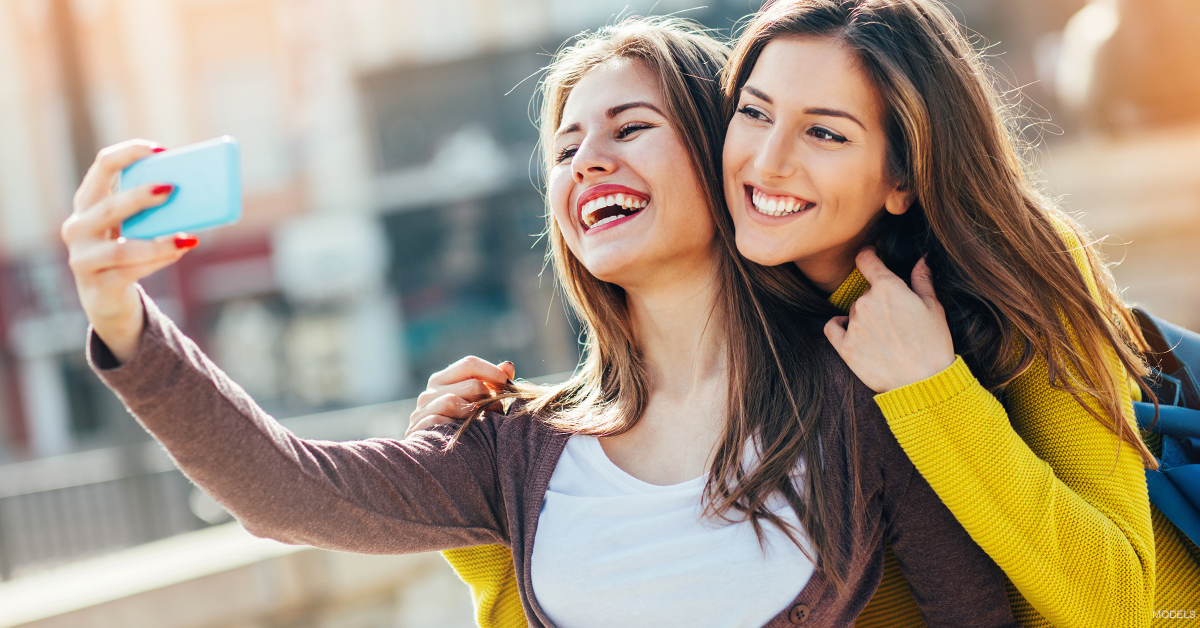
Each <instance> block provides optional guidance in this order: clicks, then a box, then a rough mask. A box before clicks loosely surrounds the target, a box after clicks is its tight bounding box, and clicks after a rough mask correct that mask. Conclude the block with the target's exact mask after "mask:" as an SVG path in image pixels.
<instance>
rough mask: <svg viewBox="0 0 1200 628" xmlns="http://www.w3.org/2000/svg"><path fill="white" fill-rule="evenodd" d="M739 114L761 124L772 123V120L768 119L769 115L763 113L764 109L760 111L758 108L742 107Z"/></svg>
mask: <svg viewBox="0 0 1200 628" xmlns="http://www.w3.org/2000/svg"><path fill="white" fill-rule="evenodd" d="M737 112H738V113H740V114H742V115H743V116H746V117H747V118H750V119H751V120H758V121H759V122H770V121H771V119H770V118H768V117H767V114H766V112H765V111H763V110H762V109H759V108H758V107H754V106H752V105H742V106H741V107H739V108H738V110H737Z"/></svg>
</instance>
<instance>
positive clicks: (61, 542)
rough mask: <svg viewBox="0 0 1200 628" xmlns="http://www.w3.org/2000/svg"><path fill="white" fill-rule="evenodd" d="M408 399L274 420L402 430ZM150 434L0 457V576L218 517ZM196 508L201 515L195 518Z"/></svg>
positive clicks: (308, 426) (377, 431) (328, 427)
mask: <svg viewBox="0 0 1200 628" xmlns="http://www.w3.org/2000/svg"><path fill="white" fill-rule="evenodd" d="M414 405H415V402H414V401H413V400H405V401H396V402H391V403H384V404H379V405H373V406H363V407H359V408H351V409H348V410H339V411H334V412H326V413H322V414H315V415H309V416H303V417H296V418H292V419H284V420H283V421H281V422H282V423H283V424H284V425H285V426H287V427H288V428H289V429H290V430H292V431H293V432H295V433H296V434H297V435H299V436H301V437H304V438H320V439H325V440H355V439H361V438H369V437H402V436H403V435H404V430H405V429H406V428H407V427H408V416H409V414H410V413H411V412H412V409H413V407H414ZM220 512H221V511H220V510H219V507H217V506H215V504H214V503H213V502H212V501H211V500H208V499H207V498H206V497H204V496H203V494H202V493H199V492H198V490H197V489H195V488H194V487H193V486H192V484H191V483H190V482H189V481H188V480H187V478H185V477H184V476H183V474H182V473H181V472H180V471H179V470H178V469H176V468H175V465H174V464H173V463H172V462H171V459H170V457H169V456H167V454H166V452H165V451H164V450H163V449H162V448H161V447H160V446H159V445H158V444H157V443H155V442H143V443H138V444H135V445H128V446H124V447H114V448H109V449H98V450H93V451H87V452H82V453H77V454H70V455H66V456H58V457H54V458H44V459H40V460H32V461H29V462H19V463H13V464H8V465H3V466H0V580H8V579H11V578H14V577H17V576H21V575H26V574H30V573H35V572H37V571H41V570H43V569H47V568H50V567H53V566H56V565H60V564H63V563H67V562H72V561H76V560H80V559H83V558H88V557H92V556H96V555H100V554H104V553H108V552H112V551H116V550H120V549H125V548H128V547H133V546H135V545H140V544H142V543H148V542H150V541H156V540H159V539H163V538H166V537H169V536H173V535H176V534H181V533H183V532H190V531H192V530H198V529H200V528H204V527H207V526H209V525H212V524H214V523H219V522H220V521H221V517H220V516H214V514H215V515H219V514H220ZM202 516H203V518H202Z"/></svg>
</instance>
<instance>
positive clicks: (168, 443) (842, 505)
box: [88, 298, 1016, 628]
mask: <svg viewBox="0 0 1200 628" xmlns="http://www.w3.org/2000/svg"><path fill="white" fill-rule="evenodd" d="M143 301H144V303H145V306H146V307H145V309H146V326H145V331H144V332H143V334H142V338H141V340H140V344H139V346H138V349H137V352H136V353H135V355H134V356H133V357H132V358H131V359H130V360H129V362H127V363H126V364H124V365H120V364H118V363H117V361H116V360H115V358H114V357H113V356H112V353H111V352H110V351H109V350H108V348H107V347H106V346H105V345H104V343H103V342H102V341H101V340H100V339H99V338H98V337H97V336H96V335H95V334H94V333H90V334H89V342H88V359H89V361H90V362H91V364H92V367H93V368H94V369H95V371H96V373H97V374H98V375H99V376H100V377H101V378H102V379H103V380H104V382H105V384H107V385H108V386H109V387H110V388H112V389H113V390H114V391H115V392H116V393H117V395H118V396H119V397H120V398H121V401H122V402H124V403H125V405H126V407H127V408H128V409H129V411H130V412H131V413H132V414H133V415H134V416H135V417H137V419H138V420H139V421H140V422H141V423H142V425H143V426H144V427H145V428H146V429H147V430H148V431H149V432H150V433H151V434H153V435H154V437H155V438H157V439H158V440H159V442H161V443H162V444H163V446H164V447H166V449H167V451H169V452H170V454H171V456H172V457H173V458H174V460H175V462H176V464H178V466H179V468H180V469H182V470H183V472H184V473H186V474H187V476H188V477H189V478H191V480H192V481H193V482H195V483H196V484H198V485H199V486H200V487H201V488H203V489H204V491H205V492H207V493H208V494H209V495H211V496H212V497H213V498H215V499H216V500H217V501H219V502H220V503H221V504H223V505H224V506H225V507H226V508H227V509H228V510H229V511H230V512H231V513H233V515H234V516H235V517H237V519H238V520H239V521H241V522H242V524H243V525H244V526H245V527H246V529H247V530H249V531H250V532H251V533H253V534H255V535H258V536H263V537H270V538H274V539H278V540H280V541H283V542H285V543H295V544H308V545H315V546H317V547H323V548H328V549H333V550H341V551H348V552H360V553H365V554H403V553H410V552H423V551H430V550H442V549H451V548H458V547H466V546H472V545H482V544H490V543H500V544H503V545H506V546H509V547H511V548H512V550H513V560H514V562H515V568H516V572H517V573H518V574H520V576H519V577H518V584H519V587H520V591H521V598H522V602H523V603H524V606H525V613H526V616H527V617H529V618H530V622H531V624H532V625H533V626H551V625H552V624H551V623H550V621H549V619H548V618H547V617H546V615H545V614H544V613H543V612H542V610H541V608H540V607H539V606H538V603H537V599H536V598H535V597H534V593H535V592H534V591H533V590H532V581H531V572H530V557H531V556H532V552H533V539H534V534H535V533H536V531H537V524H538V516H539V513H540V511H541V507H542V500H543V498H544V496H545V492H546V486H547V485H548V484H549V482H550V476H551V474H552V473H553V472H554V468H555V466H556V465H557V464H558V459H559V456H560V455H561V454H562V451H563V447H564V446H565V444H566V441H567V438H568V437H569V435H568V434H563V433H560V432H556V431H554V430H552V429H550V428H548V427H547V426H546V425H544V424H543V423H542V422H540V421H538V420H537V418H536V417H530V416H527V415H525V416H520V415H516V416H510V417H501V416H498V415H488V416H486V417H485V418H484V419H483V420H481V421H478V422H476V423H475V424H474V425H472V426H471V427H470V428H469V429H468V430H467V431H466V433H465V435H464V438H463V439H462V441H461V442H460V444H459V445H458V446H457V447H455V448H454V449H452V450H450V451H448V452H447V451H445V449H444V445H445V444H446V442H447V440H448V433H449V431H448V430H447V429H442V430H437V431H426V432H420V433H417V434H414V435H412V436H410V437H409V438H407V439H404V440H390V439H371V440H365V441H357V442H346V443H335V442H328V441H313V440H304V439H300V438H297V437H296V436H295V435H293V434H291V433H290V432H289V431H288V430H287V429H285V428H284V427H283V426H281V425H280V424H279V423H277V422H276V421H275V420H274V419H272V418H271V417H270V416H268V415H267V414H266V413H264V412H263V411H262V410H261V409H260V408H259V407H258V406H257V405H256V404H255V403H254V400H252V399H251V398H250V396H249V395H247V394H246V392H245V391H243V390H242V389H241V388H240V387H238V385H237V384H235V383H234V382H233V381H231V380H230V379H229V378H228V377H227V376H226V375H225V374H224V373H222V372H221V371H220V370H219V369H218V368H217V367H216V366H215V365H214V364H213V363H212V362H210V361H209V360H208V358H206V357H205V356H204V354H203V353H201V352H200V349H199V348H197V347H196V345H195V344H193V343H192V342H191V340H189V339H188V338H187V337H185V336H184V335H183V333H182V332H180V331H179V329H178V328H176V327H175V325H174V324H173V323H172V322H171V321H170V320H169V319H168V318H167V317H166V316H164V315H163V314H162V312H160V311H159V310H158V308H157V307H156V306H155V305H154V303H153V301H151V300H150V299H149V298H143ZM824 358H825V362H826V369H827V372H828V373H830V374H831V377H829V378H827V379H829V380H831V381H830V384H829V390H828V391H827V392H826V394H827V396H828V398H829V399H846V398H848V397H847V395H846V394H845V392H846V387H847V386H851V387H852V388H853V395H852V407H851V408H844V407H842V406H839V405H838V404H825V412H824V414H823V416H822V417H821V438H822V442H823V443H824V452H823V456H824V460H823V461H822V462H823V464H824V470H825V478H826V480H827V482H828V488H827V489H826V494H827V495H828V496H829V503H830V505H831V507H832V510H831V511H832V512H835V513H839V515H840V516H839V519H840V520H841V521H840V523H841V525H837V524H834V525H831V526H830V530H831V533H832V534H833V535H834V536H833V540H834V542H839V543H843V544H845V545H846V546H847V547H850V548H852V550H851V554H850V568H849V573H848V574H847V584H848V586H847V587H846V588H845V590H843V591H840V592H839V591H837V590H836V589H835V587H834V586H832V585H831V584H830V583H829V582H828V581H827V580H826V578H825V576H824V574H823V573H822V572H821V571H820V570H818V571H816V572H815V573H814V574H813V576H812V578H811V580H810V581H809V583H808V584H807V585H806V586H805V587H804V589H803V590H802V591H801V592H800V594H799V595H798V596H797V597H796V599H795V600H794V601H793V603H792V604H790V605H789V606H788V608H785V609H783V611H782V612H780V613H779V615H777V616H776V617H775V618H774V619H772V620H771V621H770V622H769V623H768V624H767V626H770V627H772V628H774V627H780V628H782V627H785V626H786V627H791V626H796V625H804V626H805V627H806V628H807V627H810V626H850V625H852V624H853V622H854V618H855V617H856V616H857V615H858V613H859V612H860V611H861V610H862V608H863V607H864V606H865V605H866V603H867V601H868V600H869V599H870V597H871V595H872V594H873V593H874V591H875V589H876V587H877V586H878V584H879V581H880V577H881V574H882V571H883V555H884V547H885V544H886V543H887V542H890V543H891V545H892V548H893V549H894V551H895V553H896V556H897V557H898V558H899V560H900V563H901V565H902V567H903V570H904V575H905V577H906V578H907V580H908V583H909V585H910V587H911V588H912V590H913V594H914V595H915V597H916V599H917V602H918V603H919V604H920V606H921V610H922V613H923V614H924V616H925V619H926V621H927V622H928V624H929V625H930V626H954V627H966V626H1015V625H1016V624H1015V623H1014V622H1013V618H1012V615H1011V612H1010V610H1009V605H1008V600H1007V598H1006V596H1005V590H1004V585H1003V581H1002V579H1001V572H1000V570H999V569H998V568H997V567H996V565H995V563H993V562H992V561H991V559H989V558H988V557H987V555H986V554H984V553H983V551H982V550H980V549H979V547H978V546H977V545H976V544H975V543H974V542H973V541H972V540H971V539H970V537H969V536H967V534H966V532H965V531H964V530H963V529H962V527H961V526H959V525H958V523H957V521H955V519H954V517H953V515H951V514H950V512H949V511H948V510H947V509H946V507H945V506H943V505H942V503H941V501H940V500H939V499H938V498H937V496H936V495H935V494H934V493H933V491H932V490H931V489H930V487H929V485H928V484H927V483H926V482H925V480H924V479H923V478H922V477H921V476H920V474H918V473H916V472H915V471H914V469H913V466H912V464H911V463H910V462H909V460H908V458H907V457H906V456H905V455H904V452H903V451H902V450H901V449H900V447H899V445H898V444H897V442H896V440H895V439H894V438H893V437H892V435H891V432H890V431H889V430H888V427H887V424H886V423H885V421H884V419H883V417H882V415H881V414H880V412H879V409H878V408H877V407H876V405H875V403H874V401H873V398H872V393H871V391H870V390H868V389H867V388H866V387H865V386H863V385H862V384H861V383H860V382H859V381H858V380H857V379H856V378H854V377H853V376H852V375H851V374H850V373H849V371H848V370H847V368H846V367H845V365H844V364H843V363H842V362H841V361H840V360H839V359H838V358H837V356H836V354H835V353H834V352H833V350H832V348H828V347H827V348H826V351H825V356H824ZM851 421H852V422H853V425H849V422H851ZM848 427H853V428H854V430H855V438H854V439H851V438H847V437H846V436H845V432H846V430H847V428H848ZM851 440H854V441H855V442H856V443H857V448H858V456H857V459H858V461H859V466H858V468H855V467H854V465H853V464H852V463H851V460H853V459H854V458H853V457H852V456H853V453H854V452H853V451H852V445H851ZM854 474H857V475H858V479H859V481H860V482H861V483H862V491H863V496H864V499H865V501H866V508H865V512H863V513H861V514H860V516H854V512H853V509H852V508H851V506H850V504H849V503H848V499H847V498H848V497H849V496H848V495H847V493H848V490H847V489H846V488H845V487H847V486H850V484H849V482H850V481H851V480H852V478H853V476H854ZM746 603H747V604H753V603H754V601H753V600H746Z"/></svg>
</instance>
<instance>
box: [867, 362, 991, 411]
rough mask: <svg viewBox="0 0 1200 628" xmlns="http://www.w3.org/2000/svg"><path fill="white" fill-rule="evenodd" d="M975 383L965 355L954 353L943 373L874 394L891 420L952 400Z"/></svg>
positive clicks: (880, 406) (881, 408)
mask: <svg viewBox="0 0 1200 628" xmlns="http://www.w3.org/2000/svg"><path fill="white" fill-rule="evenodd" d="M975 384H976V382H975V376H974V375H972V374H971V369H969V368H967V363H966V362H963V359H962V356H955V358H954V364H951V365H950V366H948V367H946V370H944V371H942V372H941V373H938V374H937V375H934V376H933V377H927V378H925V379H923V380H921V381H919V382H913V383H911V384H909V385H907V386H901V387H900V388H897V389H895V390H889V391H887V392H885V393H882V394H878V395H875V403H878V404H879V408H880V410H883V416H885V417H888V418H889V419H891V418H893V417H902V416H909V415H912V414H916V413H918V412H922V411H925V410H929V409H930V408H933V407H934V406H937V405H938V404H941V403H944V402H945V401H946V400H948V399H953V398H954V397H955V396H956V395H958V394H959V393H961V392H962V391H964V390H966V389H968V388H970V387H972V386H974V385H975Z"/></svg>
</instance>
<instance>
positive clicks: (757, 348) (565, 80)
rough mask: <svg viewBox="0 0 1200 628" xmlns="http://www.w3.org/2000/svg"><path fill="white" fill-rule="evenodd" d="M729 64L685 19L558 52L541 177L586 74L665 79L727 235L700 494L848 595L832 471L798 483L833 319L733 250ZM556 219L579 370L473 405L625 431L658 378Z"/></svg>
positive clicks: (612, 294) (722, 240) (722, 237)
mask: <svg viewBox="0 0 1200 628" xmlns="http://www.w3.org/2000/svg"><path fill="white" fill-rule="evenodd" d="M727 55H728V48H727V47H726V46H725V45H724V44H722V43H721V42H719V41H717V40H716V39H714V38H713V37H711V36H710V35H709V34H708V33H707V32H706V31H705V30H704V29H703V28H701V27H700V26H698V25H696V24H694V23H692V22H690V21H687V20H682V19H678V18H638V19H630V20H625V21H623V22H621V23H619V24H616V25H613V26H608V27H605V28H602V29H600V30H599V31H597V32H595V33H584V34H582V35H580V36H579V37H577V38H575V39H574V40H573V41H570V42H568V44H567V45H564V47H563V48H562V49H560V50H559V51H558V53H557V54H556V55H555V57H554V60H553V62H552V63H551V64H550V65H549V67H548V68H547V71H546V74H545V77H544V78H543V80H542V82H541V84H540V89H539V92H540V96H541V112H540V118H539V123H540V130H541V138H542V139H541V152H542V155H543V168H544V170H545V171H546V172H548V171H549V170H550V168H551V167H552V166H553V163H554V156H553V155H552V154H551V151H552V138H553V134H554V132H555V130H556V129H557V128H558V126H559V125H560V123H561V121H562V113H563V107H564V106H565V104H566V101H567V98H568V97H569V96H570V94H571V90H572V89H573V88H574V87H575V85H576V84H577V83H578V82H579V80H580V79H581V78H583V76H584V75H585V74H587V72H588V71H589V70H591V69H592V68H595V67H597V66H600V65H603V64H605V63H608V62H610V61H614V60H625V61H632V62H636V63H641V64H643V65H644V66H645V67H646V68H648V69H650V70H651V71H652V72H653V73H654V74H655V75H656V76H657V77H658V78H659V84H660V86H661V89H662V93H663V96H664V100H665V101H666V107H667V111H666V114H667V117H668V118H669V119H670V120H671V123H672V126H673V128H674V130H675V131H676V133H678V134H679V136H680V138H681V139H682V140H683V142H684V144H685V147H686V148H687V151H688V153H689V155H690V157H691V166H692V168H693V170H694V172H696V174H697V175H698V178H699V180H700V181H701V182H702V184H703V189H704V194H705V197H706V201H707V203H706V205H707V208H706V210H707V211H708V212H709V213H710V215H711V217H712V219H713V221H714V223H716V232H717V233H716V240H715V242H714V243H713V244H714V246H713V254H714V255H715V256H716V259H717V264H716V267H717V277H716V281H717V282H718V285H719V286H720V289H719V290H718V296H717V302H716V304H715V308H714V314H713V318H712V321H711V323H710V325H712V326H715V328H716V329H717V330H718V333H720V334H722V335H723V336H724V337H725V339H726V341H727V345H728V352H729V391H728V399H729V408H728V419H727V423H726V429H725V434H724V436H723V438H722V440H721V442H720V445H719V446H718V449H717V452H716V454H715V456H714V460H713V462H712V466H711V468H710V470H709V476H708V480H707V484H706V486H705V490H704V504H705V514H706V515H708V516H711V517H716V518H722V519H724V520H726V521H735V520H741V519H743V518H748V519H749V521H750V522H751V524H752V525H753V527H754V530H755V532H756V533H757V534H758V535H759V538H760V539H762V538H763V536H762V534H763V525H764V523H769V524H773V525H775V526H777V527H778V528H779V529H781V530H782V531H783V532H785V533H786V534H787V535H788V536H789V538H791V540H792V541H793V542H795V543H796V544H797V545H798V546H799V547H800V548H801V550H804V551H806V552H807V550H805V547H804V545H802V543H801V537H802V536H803V537H807V539H808V540H809V541H810V542H811V546H812V548H813V549H814V550H815V553H816V556H812V557H811V558H814V559H816V560H817V561H819V562H818V564H819V565H820V566H821V568H822V569H823V570H824V571H825V572H826V574H827V577H829V578H830V579H831V581H832V582H833V583H835V585H838V586H841V585H842V583H843V580H844V575H845V567H846V564H847V562H848V558H849V552H848V550H847V548H845V547H842V546H841V544H838V543H834V542H832V541H831V540H830V538H831V537H830V534H829V528H828V526H829V525H830V523H828V522H830V521H831V514H830V513H829V507H828V506H827V501H826V496H825V489H824V485H823V482H822V478H823V477H824V474H823V471H822V465H821V464H820V463H819V462H812V463H809V464H807V465H806V467H805V468H806V472H805V474H804V479H803V485H802V486H801V487H800V488H799V489H798V488H797V486H796V485H795V483H794V480H793V471H794V470H795V468H796V465H797V464H798V462H799V461H800V460H801V459H804V460H809V461H819V460H821V451H820V447H819V444H818V418H819V416H820V410H821V401H822V399H821V397H822V392H823V384H824V379H823V376H822V370H821V368H820V362H819V359H820V358H819V356H820V355H821V354H820V351H819V348H818V344H819V343H820V342H821V341H822V340H823V337H821V334H820V328H821V325H822V324H823V323H824V321H825V320H827V319H828V318H829V317H830V316H831V315H835V314H836V310H834V309H833V308H832V306H830V305H829V304H828V303H827V302H825V301H824V299H821V298H820V297H819V296H817V295H816V293H815V292H814V291H812V290H806V289H805V280H804V279H803V277H802V276H800V275H799V274H798V273H796V272H795V271H793V270H790V269H785V268H766V267H762V266H758V265H756V264H753V263H751V262H749V261H747V260H745V259H744V258H742V257H741V256H740V255H739V254H738V252H737V247H736V244H735V243H734V237H733V222H732V219H731V218H730V216H729V212H728V211H726V209H725V203H724V198H725V193H724V190H723V189H722V178H721V165H720V156H721V148H722V143H723V141H724V128H725V124H724V121H723V120H722V109H721V107H722V95H721V89H720V81H719V78H720V72H721V71H722V69H723V68H724V66H725V62H726V60H727ZM546 215H547V223H546V224H547V227H546V235H547V236H548V238H549V241H550V251H549V254H548V259H549V262H550V264H551V266H552V267H553V268H554V271H555V275H556V277H557V280H558V285H559V287H560V289H561V290H562V293H563V295H564V297H565V299H566V301H567V303H568V304H569V305H570V307H571V308H572V309H573V311H574V313H575V314H576V316H577V317H578V318H579V320H580V321H582V323H583V328H584V333H583V337H584V342H583V343H584V356H583V360H582V362H581V364H580V366H579V368H578V369H577V370H576V372H575V374H574V376H573V377H571V379H570V380H569V381H567V382H566V383H564V384H562V385H560V386H557V387H554V388H552V389H549V390H547V389H541V388H537V387H533V386H528V385H517V386H514V387H513V388H512V389H511V390H510V391H509V393H508V394H502V395H497V396H496V397H493V398H491V399H487V400H484V401H481V402H479V404H477V408H484V407H492V404H493V403H494V402H495V401H496V400H498V399H503V398H506V397H507V398H514V397H515V398H519V399H522V400H523V401H522V402H521V403H520V404H518V405H516V406H515V408H517V411H518V412H521V413H528V414H530V415H533V416H534V417H535V418H536V419H537V420H541V421H545V422H546V423H548V424H550V425H551V426H553V427H555V428H556V429H560V430H563V431H566V432H570V433H574V434H591V435H600V436H609V435H616V434H621V433H623V432H626V431H628V430H630V429H631V428H633V426H634V425H636V424H637V423H638V421H639V420H640V419H641V417H642V416H643V415H644V413H645V411H646V406H647V403H648V401H649V381H648V377H649V376H648V373H647V369H646V364H645V362H644V358H643V354H642V352H641V350H640V349H639V347H638V345H637V342H636V340H635V338H634V335H633V329H632V326H631V324H630V320H629V315H628V312H627V310H626V302H625V294H624V291H623V290H622V288H621V287H620V286H617V285H615V284H612V283H608V282H604V281H601V280H599V279H597V278H596V277H595V276H594V275H592V274H591V273H590V272H588V271H587V269H586V268H584V266H583V265H582V264H581V263H580V262H579V260H578V259H577V258H576V257H575V256H574V255H573V254H572V253H571V251H570V250H569V249H568V248H567V244H566V240H564V238H563V235H562V231H561V230H560V228H559V225H558V224H557V223H556V222H555V220H554V218H553V213H552V212H550V211H547V214H546ZM475 416H478V412H477V413H476V415H475ZM472 418H474V417H472ZM468 424H469V422H468V423H464V424H463V426H462V427H460V428H459V434H461V433H462V430H463V429H466V426H467V425H468ZM748 443H753V444H754V445H756V446H757V447H755V448H753V449H755V451H754V453H753V454H751V455H753V456H754V457H755V458H756V460H755V462H756V464H752V463H751V461H749V460H745V458H746V455H747V449H748V448H747V444H748ZM776 491H778V492H779V493H781V494H782V495H783V496H784V497H785V498H786V499H787V501H788V503H789V504H790V506H791V507H792V508H793V509H794V510H795V512H796V514H797V516H798V519H799V521H800V523H801V525H802V526H803V530H794V529H792V527H791V526H789V525H788V524H787V523H786V522H785V521H784V520H782V519H781V518H780V517H778V516H777V515H776V514H774V513H773V512H771V510H770V509H768V508H767V499H768V497H770V496H771V495H772V494H773V493H775V492H776ZM832 525H835V526H836V525H837V522H836V521H833V522H832Z"/></svg>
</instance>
